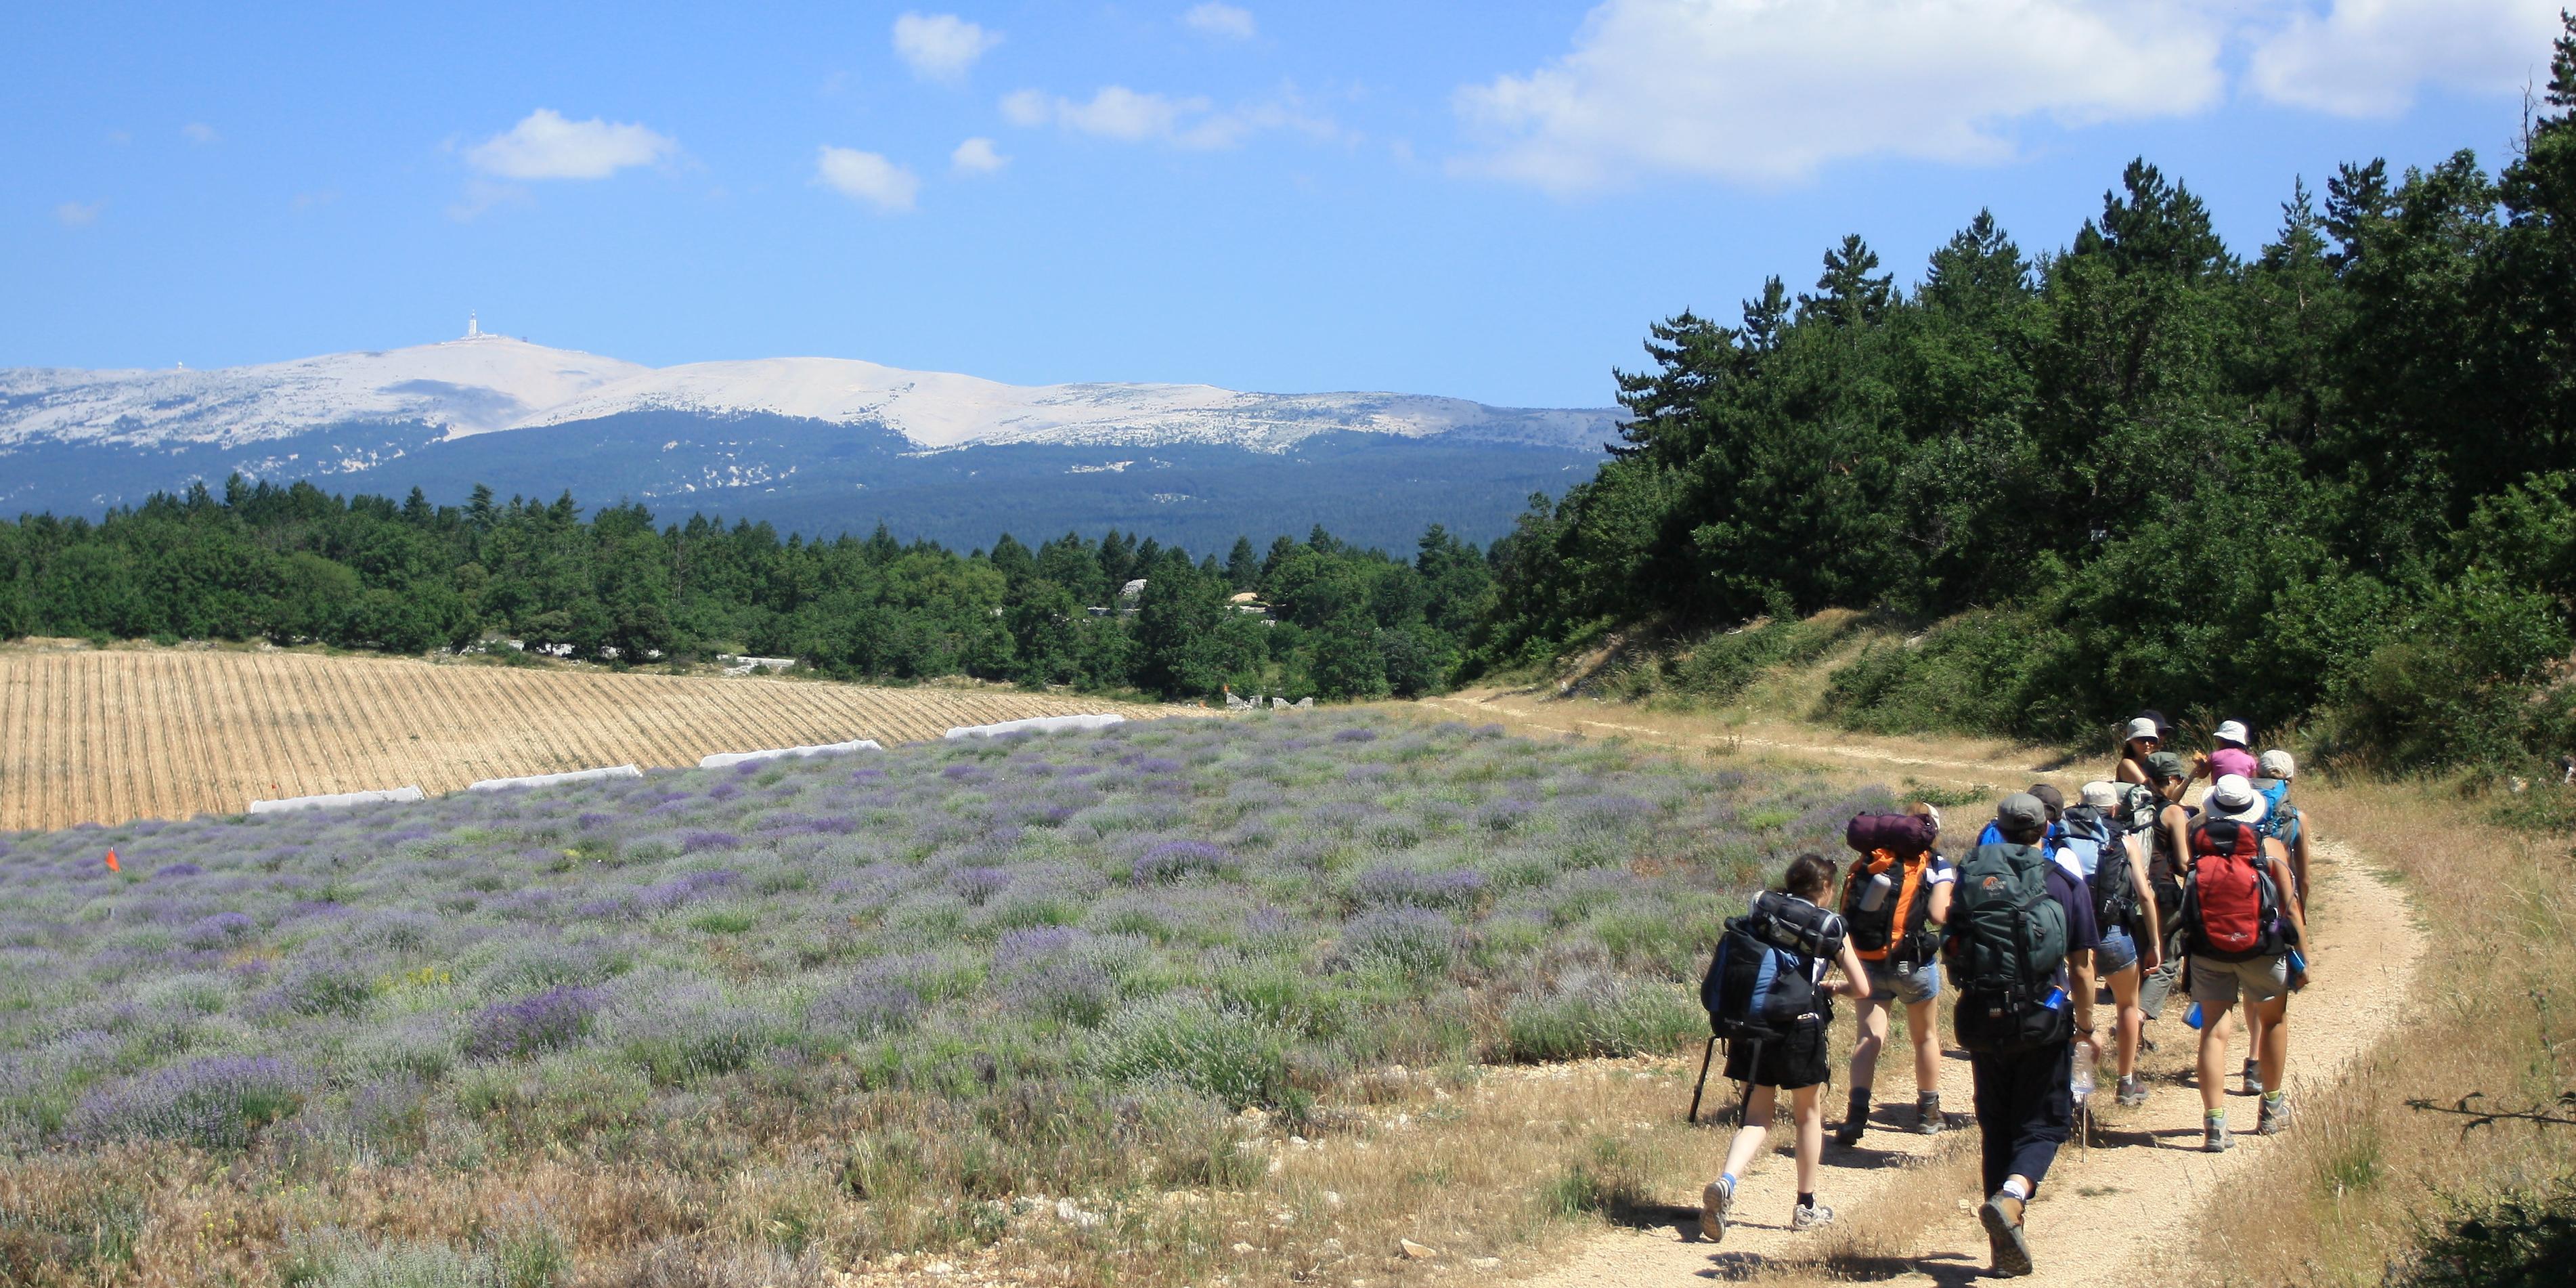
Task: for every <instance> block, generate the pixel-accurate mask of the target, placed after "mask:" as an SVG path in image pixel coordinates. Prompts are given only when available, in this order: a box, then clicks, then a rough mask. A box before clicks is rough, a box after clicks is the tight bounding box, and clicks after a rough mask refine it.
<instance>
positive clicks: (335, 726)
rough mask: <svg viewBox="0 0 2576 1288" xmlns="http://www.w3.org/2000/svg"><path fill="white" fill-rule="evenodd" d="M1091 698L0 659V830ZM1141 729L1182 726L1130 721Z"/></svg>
mask: <svg viewBox="0 0 2576 1288" xmlns="http://www.w3.org/2000/svg"><path fill="white" fill-rule="evenodd" d="M1113 709H1116V704H1112V703H1104V702H1103V701H1101V700H1099V699H1096V698H1062V697H1054V696H1050V695H1044V694H1022V693H1007V692H1000V691H993V692H977V691H972V690H952V689H877V688H867V687H864V686H860V685H849V684H822V683H809V682H801V681H789V680H765V679H747V678H717V677H713V676H672V675H615V674H610V673H606V672H588V671H569V670H555V669H528V670H521V669H516V668H504V667H485V666H454V665H435V664H432V663H428V662H422V661H416V660H411V659H403V658H376V657H322V656H317V655H313V654H305V653H237V652H209V651H195V650H124V649H116V650H106V651H95V650H93V651H72V650H51V651H49V650H33V649H29V650H7V651H0V830H9V829H18V828H54V827H65V826H69V825H71V824H74V823H82V822H118V821H123V820H126V819H133V818H184V817H187V816H189V815H192V814H197V813H200V812H206V811H213V812H219V813H221V812H231V811H235V810H239V809H242V808H244V807H245V806H246V805H248V804H249V802H251V801H252V800H254V799H259V798H264V797H277V796H305V795H312V794H315V793H321V792H349V791H362V790H366V789H370V788H382V787H401V786H405V785H418V786H419V787H420V788H421V789H422V790H424V791H428V792H431V793H433V794H435V793H438V792H446V791H453V790H455V789H457V788H460V787H463V786H464V785H466V784H467V783H469V782H472V781H474V780H476V779H478V778H499V777H506V776H511V775H518V774H545V773H554V772H556V771H559V770H566V769H591V768H595V767H598V766H601V765H621V764H626V763H629V762H632V763H635V764H639V765H645V766H657V765H658V766H674V765H694V764H696V763H697V762H698V758H699V757H701V756H704V755H707V754H708V753H710V752H718V751H754V750H759V749H761V748H766V747H791V746H799V745H804V744H810V743H829V742H846V741H848V740H850V739H853V738H874V739H876V740H877V741H879V742H882V743H886V744H888V745H892V744H894V743H897V742H911V741H915V740H918V739H923V738H936V737H938V736H939V735H940V734H941V733H942V732H943V731H945V730H947V729H948V728H950V727H951V726H954V725H969V724H986V723H990V722H993V721H997V720H1016V719H1019V718H1021V717H1024V716H1052V715H1069V714H1073V713H1076V712H1083V711H1104V710H1113ZM1130 709H1131V710H1132V711H1134V712H1136V713H1138V714H1154V715H1162V714H1170V713H1172V712H1173V711H1174V710H1175V709H1173V708H1161V707H1151V708H1147V707H1136V708H1130Z"/></svg>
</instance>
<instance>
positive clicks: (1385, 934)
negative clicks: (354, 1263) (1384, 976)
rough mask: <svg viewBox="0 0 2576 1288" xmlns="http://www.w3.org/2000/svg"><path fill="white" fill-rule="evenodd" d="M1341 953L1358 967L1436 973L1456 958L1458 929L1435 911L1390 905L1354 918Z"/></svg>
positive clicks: (1345, 929) (1344, 935)
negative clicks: (1391, 906)
mask: <svg viewBox="0 0 2576 1288" xmlns="http://www.w3.org/2000/svg"><path fill="white" fill-rule="evenodd" d="M1341 955H1342V960H1343V961H1344V962H1345V963H1346V964H1347V965H1349V966H1350V967H1352V968H1353V969H1357V970H1368V969H1380V970H1389V971H1393V972H1395V973H1397V974H1401V975H1410V976H1415V977H1420V976H1426V975H1437V974H1439V973H1440V972H1442V971H1445V970H1447V969H1449V963H1450V962H1452V961H1453V960H1455V959H1456V958H1457V955H1458V930H1457V927H1455V926H1453V925H1451V924H1450V922H1449V919H1448V918H1447V917H1444V916H1441V915H1440V914H1439V913H1436V912H1430V911H1427V910H1425V909H1421V908H1388V909H1385V910H1382V911H1378V912H1372V913H1368V914H1366V915H1364V916H1359V917H1354V918H1352V919H1351V921H1350V923H1349V924H1348V925H1346V926H1344V927H1343V928H1342V948H1341Z"/></svg>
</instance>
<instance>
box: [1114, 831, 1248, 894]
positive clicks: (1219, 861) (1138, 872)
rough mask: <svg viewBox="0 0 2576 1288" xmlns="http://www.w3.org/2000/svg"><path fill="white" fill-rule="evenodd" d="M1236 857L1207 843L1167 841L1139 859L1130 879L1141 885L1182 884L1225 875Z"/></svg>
mask: <svg viewBox="0 0 2576 1288" xmlns="http://www.w3.org/2000/svg"><path fill="white" fill-rule="evenodd" d="M1233 866H1234V856H1232V855H1230V854H1228V853H1226V852H1225V850H1224V848H1223V847H1221V846H1216V845H1210V844H1209V843H1207V842H1205V841H1165V842H1163V843H1162V844H1160V845H1156V846H1154V847H1153V848H1151V849H1148V850H1146V851H1145V852H1144V853H1143V854H1141V855H1138V856H1137V858H1136V863H1135V866H1134V867H1133V869H1132V870H1131V871H1130V874H1129V875H1130V878H1131V879H1132V880H1134V881H1135V883H1136V884H1138V885H1152V884H1154V883H1156V882H1162V881H1178V880H1180V879H1181V878H1183V877H1186V876H1189V875H1191V874H1192V873H1200V872H1206V873H1217V872H1224V871H1226V870H1227V869H1229V868H1231V867H1233Z"/></svg>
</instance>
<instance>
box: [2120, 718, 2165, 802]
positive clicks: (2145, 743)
mask: <svg viewBox="0 0 2576 1288" xmlns="http://www.w3.org/2000/svg"><path fill="white" fill-rule="evenodd" d="M2164 743H2165V733H2164V726H2163V725H2162V724H2161V723H2159V722H2158V721H2157V720H2155V719H2154V718H2152V717H2149V716H2144V715H2141V716H2139V717H2138V718H2137V719H2135V720H2131V721H2130V722H2129V728H2128V731H2127V732H2126V733H2125V734H2123V735H2122V738H2121V743H2120V763H2119V764H2118V765H2117V766H2115V767H2114V768H2113V769H2112V770H2111V781H2113V782H2118V783H2135V784H2137V785H2138V786H2140V787H2147V786H2151V785H2152V782H2151V780H2149V779H2148V777H2147V757H2149V756H2152V755H2154V754H2156V753H2157V752H2158V751H2160V750H2162V749H2163V748H2164Z"/></svg>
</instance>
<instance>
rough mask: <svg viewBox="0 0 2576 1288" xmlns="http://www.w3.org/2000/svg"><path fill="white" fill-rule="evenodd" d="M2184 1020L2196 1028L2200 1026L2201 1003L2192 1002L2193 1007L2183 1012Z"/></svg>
mask: <svg viewBox="0 0 2576 1288" xmlns="http://www.w3.org/2000/svg"><path fill="white" fill-rule="evenodd" d="M2182 1022H2183V1023H2185V1024H2187V1025H2190V1026H2191V1027H2193V1028H2195V1029H2196V1028H2199V1027H2200V1003H2198V1002H2194V1003H2192V1004H2191V1009H2190V1010H2188V1011H2185V1012H2183V1013H2182Z"/></svg>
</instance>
